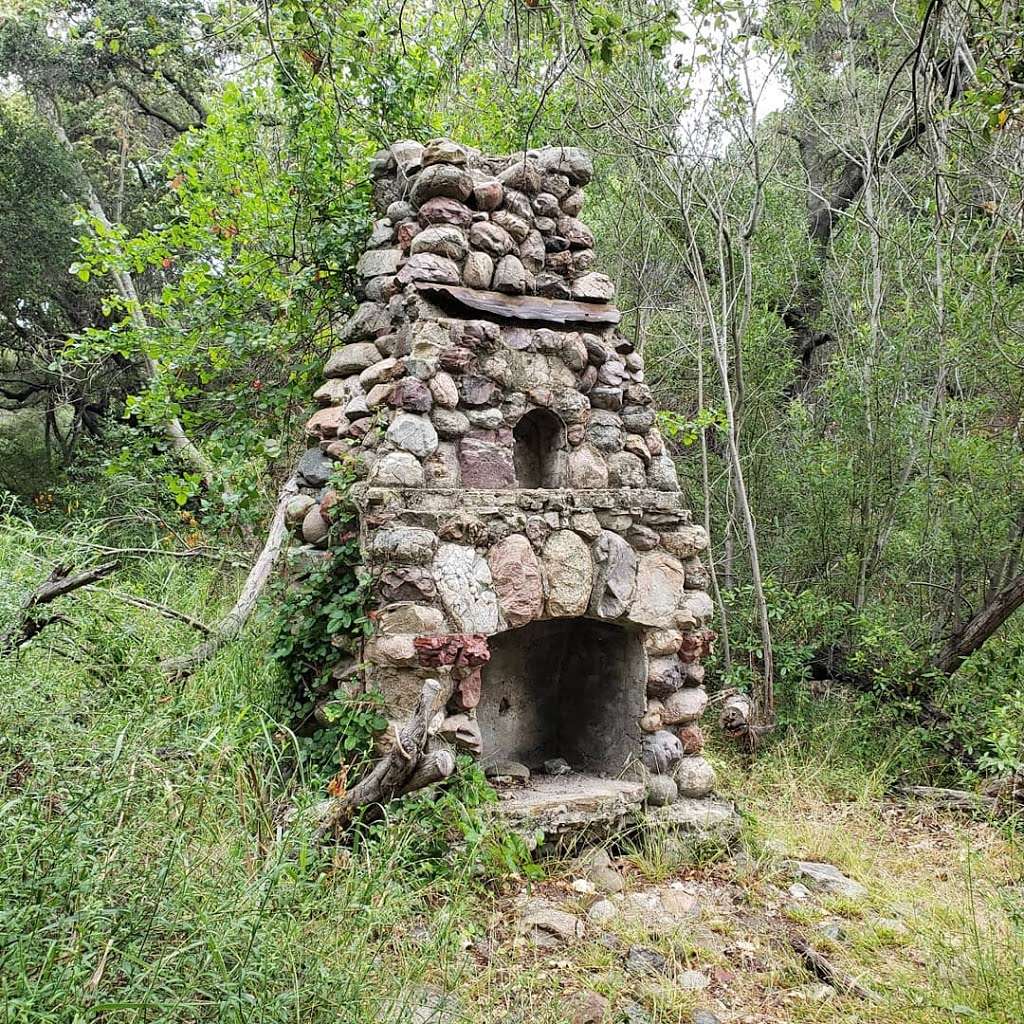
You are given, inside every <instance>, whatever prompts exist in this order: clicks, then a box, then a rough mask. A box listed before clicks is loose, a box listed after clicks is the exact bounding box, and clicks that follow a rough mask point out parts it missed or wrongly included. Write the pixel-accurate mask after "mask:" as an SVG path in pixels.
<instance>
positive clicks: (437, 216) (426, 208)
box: [418, 196, 473, 228]
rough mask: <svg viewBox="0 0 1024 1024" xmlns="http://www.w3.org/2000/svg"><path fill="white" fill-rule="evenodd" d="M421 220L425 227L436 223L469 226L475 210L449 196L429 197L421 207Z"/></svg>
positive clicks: (460, 226)
mask: <svg viewBox="0 0 1024 1024" xmlns="http://www.w3.org/2000/svg"><path fill="white" fill-rule="evenodd" d="M418 216H419V221H420V224H422V225H423V226H424V227H427V226H433V225H436V224H453V225H455V227H459V228H468V227H469V225H470V224H471V223H472V221H473V211H472V210H470V209H469V207H468V206H465V205H464V204H463V203H460V202H459V201H458V200H457V199H451V198H450V197H448V196H435V197H434V198H433V199H428V200H427V201H426V202H425V203H424V204H423V205H422V206H421V207H420V209H419V215H418Z"/></svg>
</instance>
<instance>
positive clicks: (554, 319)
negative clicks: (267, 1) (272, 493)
mask: <svg viewBox="0 0 1024 1024" xmlns="http://www.w3.org/2000/svg"><path fill="white" fill-rule="evenodd" d="M591 174H592V167H591V163H590V160H589V158H588V157H587V156H586V154H584V153H582V152H581V151H580V150H577V149H572V148H564V149H563V148H554V147H553V148H548V149H542V150H538V151H530V152H527V153H523V154H518V155H515V156H513V157H504V158H493V157H484V156H482V155H481V154H479V153H475V152H473V151H471V150H467V149H465V148H464V147H461V146H458V145H456V144H455V143H452V142H450V141H449V140H435V141H434V142H431V143H428V144H427V145H426V146H421V145H419V144H417V143H412V142H400V143H396V144H395V145H394V146H392V147H391V149H390V150H388V151H386V152H384V153H382V154H380V155H379V156H378V157H377V159H376V160H375V162H374V175H375V196H376V198H377V202H378V205H379V208H380V211H381V213H382V214H383V216H382V217H380V218H379V219H378V220H377V221H376V222H375V223H374V226H373V230H372V234H371V237H370V247H369V248H368V250H367V252H366V254H365V255H364V256H363V258H362V259H361V260H360V262H359V266H358V272H359V274H360V277H361V280H362V288H363V291H364V294H365V299H366V301H364V302H363V303H362V304H361V305H360V306H359V307H358V308H357V309H356V311H355V313H354V314H353V315H352V317H351V318H350V319H349V320H348V321H347V322H346V324H345V325H344V326H343V327H342V329H341V330H340V332H339V341H340V344H339V347H338V348H337V349H336V350H335V351H334V352H333V353H332V355H331V357H330V358H329V360H328V362H327V365H326V368H325V374H326V378H327V379H326V381H325V383H324V385H323V386H322V387H321V388H320V389H319V390H318V391H317V392H316V396H315V397H316V399H317V401H318V402H319V403H320V405H321V408H320V410H319V411H318V412H316V413H315V414H314V415H313V416H312V418H311V419H310V421H309V423H308V424H307V433H308V435H309V437H310V438H311V440H312V441H314V442H315V444H316V447H314V448H311V449H310V451H309V452H307V454H306V456H304V459H303V463H302V464H301V465H300V472H301V474H302V475H301V479H302V482H303V483H304V484H305V485H306V488H305V490H306V493H305V494H303V495H302V497H301V498H300V499H297V500H296V502H295V503H294V507H293V509H291V510H290V516H291V521H292V523H293V525H294V527H295V529H296V532H297V534H298V535H299V536H301V538H302V539H303V540H304V541H305V542H306V543H307V544H309V545H312V546H314V547H316V546H321V547H322V546H323V545H325V544H326V542H327V534H328V523H329V522H330V518H331V509H332V506H333V505H334V504H335V502H336V500H337V499H336V496H334V495H333V494H332V493H331V492H330V490H329V489H327V490H325V489H324V485H325V483H326V479H327V475H328V471H329V468H330V465H331V464H332V462H334V461H341V462H343V464H344V465H345V466H346V467H348V468H349V469H350V470H351V472H352V473H353V474H354V475H355V476H356V478H357V480H358V483H356V484H355V486H354V487H353V489H352V496H353V497H354V498H355V501H356V504H357V507H358V509H359V518H360V543H361V549H362V552H363V556H364V559H365V564H366V566H367V569H368V571H369V572H370V574H371V576H372V579H373V593H374V600H375V603H376V606H377V607H376V611H375V614H374V625H375V633H374V636H373V637H372V638H371V639H370V641H369V642H368V644H367V646H366V650H365V652H364V660H365V664H366V670H365V674H364V678H363V681H362V685H364V686H365V687H367V688H372V689H374V690H379V691H380V692H381V693H383V694H384V696H385V699H386V701H387V704H388V707H389V710H390V712H391V713H392V714H393V715H394V716H395V717H396V718H401V716H402V715H403V714H405V713H407V712H408V711H409V710H410V709H411V708H412V706H413V705H414V704H415V701H416V698H417V697H418V695H419V693H420V691H421V688H422V682H423V680H424V679H425V678H427V677H429V676H431V675H435V674H437V672H438V671H439V670H443V671H444V672H446V673H450V675H451V678H452V680H453V686H452V690H451V698H450V700H449V701H448V703H447V705H446V706H445V707H444V708H438V709H437V712H438V714H437V721H436V724H435V728H434V732H435V734H436V736H437V737H438V742H447V743H450V744H452V745H454V746H455V747H457V748H459V749H462V750H466V751H469V752H471V753H474V754H477V755H480V754H483V755H484V756H485V757H486V756H487V754H488V752H487V751H485V750H484V749H483V742H482V738H481V734H480V729H479V726H478V724H477V722H476V718H475V709H476V706H477V704H478V703H479V701H480V696H481V686H482V682H481V677H482V672H481V670H482V667H483V666H484V665H485V664H486V662H487V659H488V657H489V651H488V643H487V638H488V637H490V636H493V635H495V634H497V633H501V632H504V631H507V630H514V629H517V628H519V627H522V626H525V625H527V624H528V623H532V622H537V621H540V620H545V619H572V618H591V619H596V620H600V621H604V622H610V623H618V624H621V625H622V626H624V627H628V628H629V629H631V630H639V631H641V633H642V640H643V651H644V657H645V659H646V666H645V668H646V679H647V687H646V689H647V692H646V700H645V702H644V697H643V695H641V701H642V702H643V708H644V710H643V714H642V716H641V717H640V718H639V721H638V722H637V730H636V734H637V738H638V741H637V749H636V752H635V753H636V758H635V765H623V766H609V770H616V771H618V770H633V769H636V770H638V771H639V770H640V767H639V766H640V765H641V764H642V765H643V766H644V768H645V774H646V776H647V778H648V793H649V799H650V800H651V802H653V803H670V802H672V800H674V799H675V798H676V797H677V796H703V795H706V794H707V793H708V792H709V791H710V789H711V788H712V786H713V783H714V776H713V772H712V771H711V769H710V766H709V765H708V764H707V762H706V761H705V760H704V758H703V757H702V756H701V750H702V748H703V737H702V735H701V731H700V727H699V724H698V723H699V720H700V717H701V714H702V712H703V710H704V707H705V705H706V703H707V696H706V693H705V691H704V689H703V685H702V684H703V677H704V669H703V667H702V665H701V659H702V658H703V657H704V656H705V655H706V654H707V652H708V650H709V647H710V644H711V641H712V639H713V636H714V634H713V633H712V632H711V630H710V628H709V625H708V624H709V621H710V618H711V614H712V604H711V601H710V599H709V598H708V595H707V593H706V586H707V574H706V571H705V569H704V567H703V565H702V563H701V559H700V555H701V552H702V551H703V550H704V549H705V548H706V546H707V536H706V534H705V531H704V529H703V527H701V526H698V525H695V524H694V523H693V522H692V519H691V516H690V513H689V512H688V511H687V510H685V509H683V508H682V507H681V502H680V495H679V485H678V481H677V479H676V473H675V468H674V465H673V463H672V459H671V458H670V456H669V455H668V453H667V452H666V450H665V445H664V442H663V440H662V437H661V435H660V433H659V431H658V429H657V426H656V417H655V411H654V408H653V400H652V395H651V392H650V389H649V388H648V386H647V385H646V383H645V382H644V368H643V360H642V358H641V357H640V354H639V353H638V352H637V351H635V349H634V346H633V344H632V343H631V342H630V341H629V340H628V339H627V338H625V337H624V336H623V334H622V333H621V331H620V330H619V328H618V323H619V319H620V315H619V312H618V310H617V309H616V308H615V307H614V305H612V304H611V299H612V298H613V295H614V288H613V286H612V284H611V282H610V280H609V279H608V278H607V277H605V276H604V275H602V274H599V273H597V272H595V271H594V270H593V269H592V267H593V264H594V251H593V237H592V235H591V233H590V231H589V229H588V228H587V227H586V226H585V225H584V224H583V223H582V221H580V220H579V218H578V214H579V213H580V212H581V209H582V206H583V192H582V186H583V185H585V184H586V183H587V181H589V179H590V177H591ZM538 481H542V482H543V484H544V486H541V487H538V486H534V485H535V484H536V483H537V482H538ZM525 484H530V486H524V485H525Z"/></svg>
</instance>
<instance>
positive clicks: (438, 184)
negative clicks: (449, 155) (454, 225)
mask: <svg viewBox="0 0 1024 1024" xmlns="http://www.w3.org/2000/svg"><path fill="white" fill-rule="evenodd" d="M472 191H473V179H472V178H471V177H470V176H469V174H468V173H467V172H466V171H464V170H462V169H461V168H459V167H453V166H452V165H451V164H432V165H431V166H430V167H425V168H424V169H423V170H422V171H420V173H419V174H417V175H416V177H415V179H414V180H413V183H412V189H411V190H410V192H409V199H410V200H411V201H412V202H413V203H414V204H415V205H416V206H422V205H423V204H424V203H425V202H426V201H427V200H428V199H433V198H434V196H448V198H450V199H458V200H459V201H460V202H464V201H465V200H467V199H468V198H469V196H470V193H472Z"/></svg>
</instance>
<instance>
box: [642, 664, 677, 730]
mask: <svg viewBox="0 0 1024 1024" xmlns="http://www.w3.org/2000/svg"><path fill="white" fill-rule="evenodd" d="M681 685H682V672H681V671H680V668H679V659H678V658H651V659H650V661H649V662H648V664H647V693H648V696H651V697H667V696H668V695H669V694H672V693H674V692H675V691H676V690H678V689H679V687H680V686H681ZM662 720H663V721H664V720H665V714H664V710H663V711H662ZM666 724H668V723H667V722H666Z"/></svg>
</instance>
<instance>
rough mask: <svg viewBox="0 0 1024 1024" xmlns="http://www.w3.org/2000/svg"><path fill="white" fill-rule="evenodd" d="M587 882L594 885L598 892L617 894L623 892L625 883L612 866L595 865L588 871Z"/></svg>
mask: <svg viewBox="0 0 1024 1024" xmlns="http://www.w3.org/2000/svg"><path fill="white" fill-rule="evenodd" d="M587 880H588V881H589V882H591V883H593V886H594V888H595V889H597V891H598V892H604V893H617V892H622V890H623V888H624V886H625V883H624V882H623V881H622V875H620V874H619V872H618V871H616V870H615V868H613V867H612V866H611V865H610V864H594V865H592V866H591V867H590V868H588V869H587Z"/></svg>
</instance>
